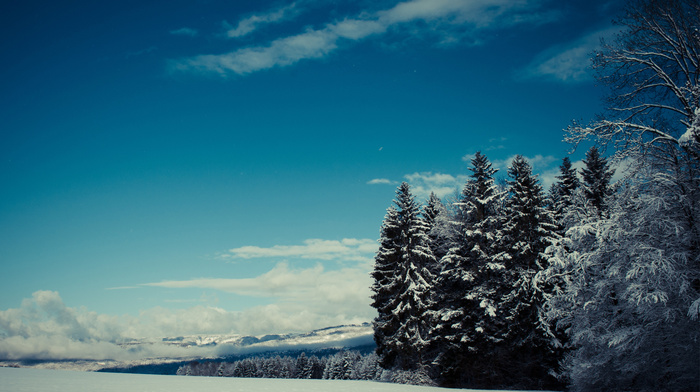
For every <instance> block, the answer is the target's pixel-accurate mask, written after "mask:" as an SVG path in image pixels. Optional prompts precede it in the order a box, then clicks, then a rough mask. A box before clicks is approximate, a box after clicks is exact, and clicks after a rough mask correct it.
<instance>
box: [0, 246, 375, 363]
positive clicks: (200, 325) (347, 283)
mask: <svg viewBox="0 0 700 392" xmlns="http://www.w3.org/2000/svg"><path fill="white" fill-rule="evenodd" d="M377 248H378V245H377V242H376V241H375V240H369V239H354V238H346V239H342V240H322V239H309V240H306V241H304V243H303V244H301V245H291V246H280V245H278V246H272V247H268V248H264V247H256V246H246V247H240V248H234V249H231V250H230V251H229V253H228V254H227V255H226V256H227V257H228V258H230V259H256V258H299V259H315V260H323V261H334V262H335V263H333V264H332V265H331V267H333V268H328V266H324V265H323V264H322V262H320V261H319V262H318V263H316V264H315V265H314V266H313V267H310V268H294V267H292V266H291V265H290V262H288V261H280V262H277V263H276V265H274V266H273V267H272V268H271V269H270V270H268V271H266V272H265V273H262V274H260V275H259V276H255V277H252V278H194V279H184V280H168V281H161V282H149V283H143V284H139V285H129V286H123V287H119V289H124V290H129V289H134V288H137V287H140V288H151V289H169V290H173V289H191V288H200V289H206V290H215V291H220V292H226V293H233V294H237V295H242V296H249V297H256V298H261V299H264V300H265V302H267V304H266V305H261V306H256V307H252V308H249V309H245V310H243V311H228V310H225V309H223V308H220V307H214V306H202V305H199V306H193V307H189V308H185V309H166V308H162V307H155V308H151V309H146V310H142V311H141V312H140V313H139V315H138V316H132V315H122V316H113V315H105V314H99V313H97V312H94V311H89V310H87V309H85V308H72V307H69V306H66V305H65V303H64V302H63V300H62V299H61V297H60V295H59V293H57V292H55V291H37V292H35V293H34V294H33V295H32V297H31V298H28V299H25V300H24V301H23V302H22V304H21V306H20V307H19V308H14V309H7V310H0V359H7V360H19V359H44V360H60V359H93V360H102V359H115V360H133V359H142V358H153V357H192V356H207V355H212V354H215V353H214V352H213V351H212V350H213V349H212V348H206V347H197V348H194V347H189V348H181V347H176V346H165V345H152V346H151V345H138V346H133V347H132V348H126V349H125V348H123V347H121V346H120V344H123V343H125V342H129V341H131V340H133V339H143V338H162V337H174V336H185V335H197V334H240V335H264V334H275V333H289V332H307V331H311V330H314V329H318V328H324V327H328V326H334V325H344V324H360V323H363V322H367V321H370V320H372V319H373V318H374V316H375V313H374V310H373V309H372V308H371V306H370V302H371V299H370V295H371V291H370V286H371V284H372V281H371V277H370V272H371V268H372V259H373V256H374V254H375V253H376V251H377Z"/></svg>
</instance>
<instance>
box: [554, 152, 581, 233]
mask: <svg viewBox="0 0 700 392" xmlns="http://www.w3.org/2000/svg"><path fill="white" fill-rule="evenodd" d="M559 171H560V175H558V176H557V177H556V178H557V180H558V181H557V182H556V183H554V184H553V186H552V192H551V193H552V194H553V196H554V200H555V201H554V203H553V206H552V207H553V211H554V217H555V219H556V220H557V222H559V221H560V220H561V218H562V216H563V215H564V211H566V210H567V209H568V208H569V207H571V205H572V204H573V203H574V201H573V199H574V194H575V192H576V190H577V189H578V187H579V183H580V182H579V179H578V176H577V175H576V168H574V167H572V165H571V160H570V159H569V157H564V159H562V163H561V166H559Z"/></svg>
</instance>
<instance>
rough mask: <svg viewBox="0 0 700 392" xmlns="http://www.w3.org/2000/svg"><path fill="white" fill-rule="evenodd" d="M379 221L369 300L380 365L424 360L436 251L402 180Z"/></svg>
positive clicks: (415, 363)
mask: <svg viewBox="0 0 700 392" xmlns="http://www.w3.org/2000/svg"><path fill="white" fill-rule="evenodd" d="M396 195H397V198H396V200H394V204H395V205H396V208H394V207H393V206H392V207H390V208H389V209H388V210H387V215H386V217H385V219H384V223H383V225H382V231H381V238H380V246H379V251H378V252H377V255H376V257H375V267H374V271H373V273H372V276H373V278H374V281H375V282H374V284H373V286H372V290H373V292H374V295H373V296H372V298H373V300H374V302H373V303H372V306H373V307H374V308H376V309H377V312H378V315H377V318H376V319H375V320H374V337H375V341H376V343H377V354H378V355H379V357H380V364H381V366H382V367H384V368H399V369H417V368H420V367H422V366H424V365H425V364H426V362H427V358H424V354H425V351H426V349H427V347H428V345H429V344H430V340H429V331H430V327H431V325H430V312H429V310H430V308H431V307H432V306H431V302H430V297H431V289H432V286H433V284H434V283H433V281H434V280H435V277H434V276H433V274H432V273H431V270H433V269H434V268H435V266H434V265H435V263H436V260H435V256H433V254H432V251H431V249H430V238H429V236H428V226H427V225H426V223H425V220H424V219H423V218H422V217H421V211H420V206H419V205H418V204H417V203H416V201H415V198H414V197H413V195H411V192H410V187H409V185H408V184H407V183H405V182H404V183H402V184H401V185H400V186H399V187H398V189H397V191H396Z"/></svg>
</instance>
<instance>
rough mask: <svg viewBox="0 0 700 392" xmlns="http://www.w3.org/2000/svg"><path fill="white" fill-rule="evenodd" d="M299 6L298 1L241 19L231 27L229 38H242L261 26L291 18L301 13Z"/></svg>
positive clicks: (228, 32)
mask: <svg viewBox="0 0 700 392" xmlns="http://www.w3.org/2000/svg"><path fill="white" fill-rule="evenodd" d="M299 12H300V11H299V7H298V6H297V4H296V3H292V4H290V5H287V6H284V7H280V8H277V9H274V10H272V11H268V12H264V13H259V14H255V15H251V16H248V17H247V18H244V19H241V20H240V21H239V22H238V25H236V27H234V28H231V29H229V30H228V31H227V32H226V35H227V36H228V37H229V38H240V37H243V36H246V35H248V34H251V33H253V32H254V31H255V30H257V29H258V28H260V27H261V26H264V25H267V24H271V23H278V22H281V21H284V20H289V19H291V18H293V17H295V16H297V15H298V14H299Z"/></svg>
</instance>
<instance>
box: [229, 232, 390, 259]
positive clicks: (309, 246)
mask: <svg viewBox="0 0 700 392" xmlns="http://www.w3.org/2000/svg"><path fill="white" fill-rule="evenodd" d="M377 248H378V245H377V242H376V241H375V240H372V239H355V238H343V239H342V240H340V241H338V240H323V239H317V238H312V239H308V240H305V241H304V244H303V245H275V246H272V247H269V248H263V247H259V246H243V247H240V248H234V249H230V250H229V252H228V253H227V254H225V255H223V256H222V257H224V258H234V259H235V258H240V259H254V258H261V257H280V258H283V257H298V258H302V259H317V260H338V261H367V260H368V259H371V256H374V253H375V252H376V251H377Z"/></svg>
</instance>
